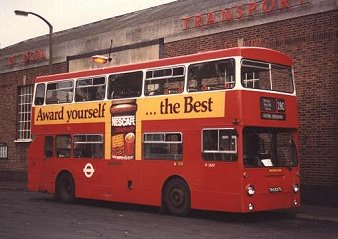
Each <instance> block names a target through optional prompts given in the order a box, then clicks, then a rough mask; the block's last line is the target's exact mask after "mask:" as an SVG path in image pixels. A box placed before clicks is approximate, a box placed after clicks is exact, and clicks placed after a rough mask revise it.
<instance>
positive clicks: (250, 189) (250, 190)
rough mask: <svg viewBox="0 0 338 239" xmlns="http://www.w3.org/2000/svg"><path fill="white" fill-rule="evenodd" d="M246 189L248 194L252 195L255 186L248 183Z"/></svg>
mask: <svg viewBox="0 0 338 239" xmlns="http://www.w3.org/2000/svg"><path fill="white" fill-rule="evenodd" d="M246 191H247V193H248V195H249V196H253V195H254V194H255V187H254V186H253V185H248V186H247V187H246Z"/></svg>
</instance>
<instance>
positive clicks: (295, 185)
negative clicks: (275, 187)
mask: <svg viewBox="0 0 338 239" xmlns="http://www.w3.org/2000/svg"><path fill="white" fill-rule="evenodd" d="M293 192H294V193H298V192H299V185H298V184H297V183H295V184H294V185H293Z"/></svg>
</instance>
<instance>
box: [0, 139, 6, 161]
mask: <svg viewBox="0 0 338 239" xmlns="http://www.w3.org/2000/svg"><path fill="white" fill-rule="evenodd" d="M0 159H8V146H7V144H5V143H0Z"/></svg>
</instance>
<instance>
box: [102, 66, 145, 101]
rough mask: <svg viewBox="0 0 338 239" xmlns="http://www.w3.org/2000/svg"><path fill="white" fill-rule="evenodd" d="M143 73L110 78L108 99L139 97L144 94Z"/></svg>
mask: <svg viewBox="0 0 338 239" xmlns="http://www.w3.org/2000/svg"><path fill="white" fill-rule="evenodd" d="M142 79H143V73H142V71H137V72H129V73H122V74H115V75H110V76H109V81H108V99H121V98H132V97H139V96H140V95H141V92H142Z"/></svg>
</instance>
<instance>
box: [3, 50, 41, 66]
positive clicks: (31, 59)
mask: <svg viewBox="0 0 338 239" xmlns="http://www.w3.org/2000/svg"><path fill="white" fill-rule="evenodd" d="M45 59H46V49H38V50H33V51H28V52H24V53H22V54H20V55H13V56H9V57H7V66H9V67H13V66H14V65H16V64H18V63H24V64H33V63H36V62H38V61H41V60H45Z"/></svg>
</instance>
